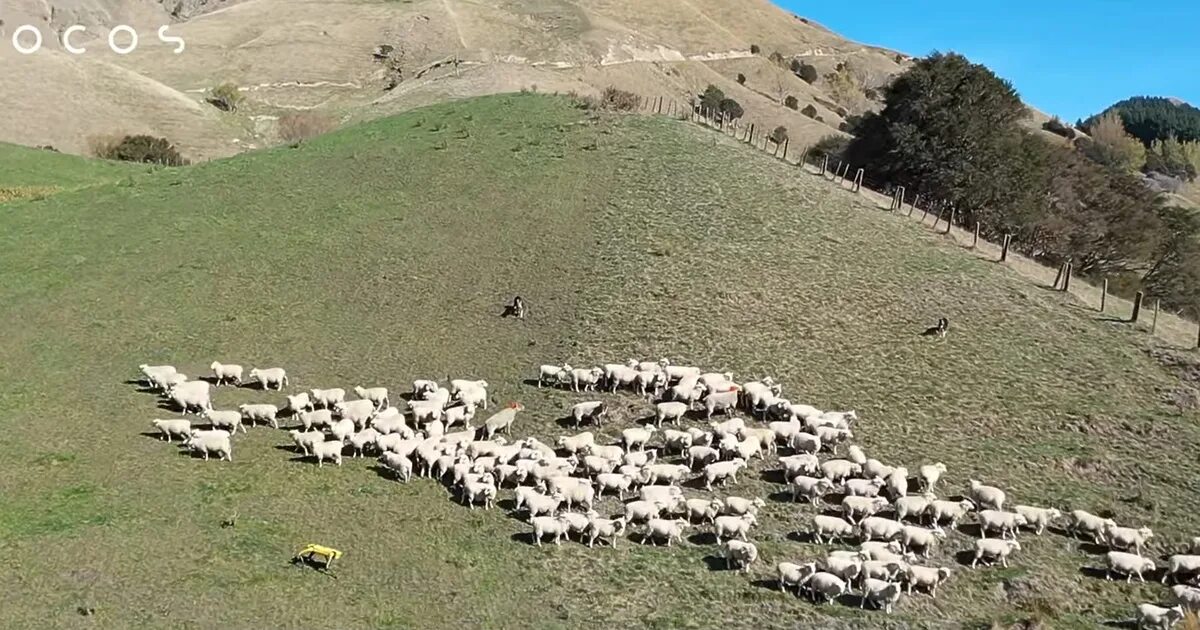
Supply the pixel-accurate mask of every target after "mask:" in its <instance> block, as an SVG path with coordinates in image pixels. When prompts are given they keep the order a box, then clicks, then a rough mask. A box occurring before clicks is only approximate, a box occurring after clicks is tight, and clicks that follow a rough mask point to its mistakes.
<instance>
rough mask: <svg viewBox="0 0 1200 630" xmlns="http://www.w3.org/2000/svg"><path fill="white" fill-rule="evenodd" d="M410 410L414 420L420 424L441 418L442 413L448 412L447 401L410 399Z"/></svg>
mask: <svg viewBox="0 0 1200 630" xmlns="http://www.w3.org/2000/svg"><path fill="white" fill-rule="evenodd" d="M438 391H445V390H438ZM408 411H409V413H411V414H412V417H413V422H414V423H416V424H417V425H418V426H419V425H420V424H422V423H426V422H433V421H435V420H441V418H442V414H444V413H446V403H444V402H442V401H440V400H410V401H408Z"/></svg>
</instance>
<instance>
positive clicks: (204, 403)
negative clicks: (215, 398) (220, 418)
mask: <svg viewBox="0 0 1200 630" xmlns="http://www.w3.org/2000/svg"><path fill="white" fill-rule="evenodd" d="M170 398H171V402H173V403H175V406H176V407H178V408H179V409H180V410H182V411H183V413H185V414H187V413H192V412H193V411H196V412H203V411H207V410H210V409H212V408H213V406H212V399H211V398H210V397H209V386H208V383H206V382H204V381H188V382H186V383H181V384H180V385H178V386H177V387H175V388H174V389H172V390H171V393H170Z"/></svg>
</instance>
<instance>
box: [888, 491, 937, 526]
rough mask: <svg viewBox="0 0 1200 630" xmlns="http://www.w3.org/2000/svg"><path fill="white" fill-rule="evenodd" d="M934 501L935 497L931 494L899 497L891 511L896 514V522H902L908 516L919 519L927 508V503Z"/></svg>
mask: <svg viewBox="0 0 1200 630" xmlns="http://www.w3.org/2000/svg"><path fill="white" fill-rule="evenodd" d="M935 500H937V497H936V496H934V494H933V493H932V492H926V493H925V494H917V495H910V496H906V497H900V498H899V499H896V501H895V502H894V503H893V504H892V509H893V510H894V511H895V512H896V520H898V521H902V520H904V519H906V518H908V517H909V516H917V517H920V516H921V515H922V514H924V513H925V510H926V509H927V508H928V507H929V503H930V502H931V501H935Z"/></svg>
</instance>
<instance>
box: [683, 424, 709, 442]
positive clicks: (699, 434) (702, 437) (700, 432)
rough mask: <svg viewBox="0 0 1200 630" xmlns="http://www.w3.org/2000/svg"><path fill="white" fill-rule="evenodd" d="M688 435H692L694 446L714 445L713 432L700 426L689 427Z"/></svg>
mask: <svg viewBox="0 0 1200 630" xmlns="http://www.w3.org/2000/svg"><path fill="white" fill-rule="evenodd" d="M687 432H688V435H690V436H692V445H693V446H712V441H713V434H712V433H711V432H709V431H705V430H704V429H701V428H699V427H688V428H687Z"/></svg>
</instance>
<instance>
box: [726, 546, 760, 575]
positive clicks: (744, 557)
mask: <svg viewBox="0 0 1200 630" xmlns="http://www.w3.org/2000/svg"><path fill="white" fill-rule="evenodd" d="M755 560H758V547H756V546H754V543H752V542H746V541H744V540H728V541H725V568H726V569H738V570H740V571H742V572H743V573H749V572H750V565H751V564H754V561H755Z"/></svg>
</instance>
